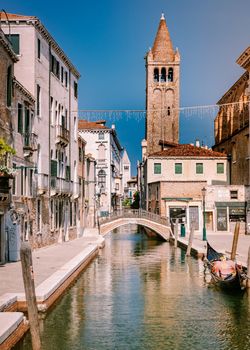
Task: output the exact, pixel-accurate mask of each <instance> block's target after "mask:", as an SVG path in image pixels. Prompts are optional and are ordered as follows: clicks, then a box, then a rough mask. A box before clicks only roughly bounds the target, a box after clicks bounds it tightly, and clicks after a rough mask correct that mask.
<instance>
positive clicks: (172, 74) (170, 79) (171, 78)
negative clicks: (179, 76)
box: [168, 68, 174, 81]
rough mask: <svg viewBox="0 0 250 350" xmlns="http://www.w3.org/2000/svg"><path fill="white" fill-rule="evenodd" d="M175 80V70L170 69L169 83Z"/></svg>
mask: <svg viewBox="0 0 250 350" xmlns="http://www.w3.org/2000/svg"><path fill="white" fill-rule="evenodd" d="M173 80H174V70H173V68H169V69H168V81H173Z"/></svg>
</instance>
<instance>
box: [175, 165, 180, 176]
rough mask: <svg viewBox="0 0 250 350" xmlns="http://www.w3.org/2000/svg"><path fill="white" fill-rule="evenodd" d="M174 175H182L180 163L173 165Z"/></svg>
mask: <svg viewBox="0 0 250 350" xmlns="http://www.w3.org/2000/svg"><path fill="white" fill-rule="evenodd" d="M175 174H182V163H175Z"/></svg>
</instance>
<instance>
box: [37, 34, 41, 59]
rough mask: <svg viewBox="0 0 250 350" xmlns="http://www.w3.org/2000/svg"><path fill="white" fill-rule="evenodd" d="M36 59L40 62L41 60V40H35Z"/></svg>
mask: <svg viewBox="0 0 250 350" xmlns="http://www.w3.org/2000/svg"><path fill="white" fill-rule="evenodd" d="M37 58H38V59H39V60H40V58H41V40H40V39H37Z"/></svg>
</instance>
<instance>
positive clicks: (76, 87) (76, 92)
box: [74, 81, 78, 98]
mask: <svg viewBox="0 0 250 350" xmlns="http://www.w3.org/2000/svg"><path fill="white" fill-rule="evenodd" d="M74 96H75V98H77V96H78V84H77V82H76V81H74Z"/></svg>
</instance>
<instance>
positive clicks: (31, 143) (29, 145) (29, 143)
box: [23, 132, 37, 156]
mask: <svg viewBox="0 0 250 350" xmlns="http://www.w3.org/2000/svg"><path fill="white" fill-rule="evenodd" d="M36 150H37V135H36V134H34V133H30V132H26V133H24V134H23V151H24V153H25V155H24V156H30V155H31V153H33V152H34V151H36Z"/></svg>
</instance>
